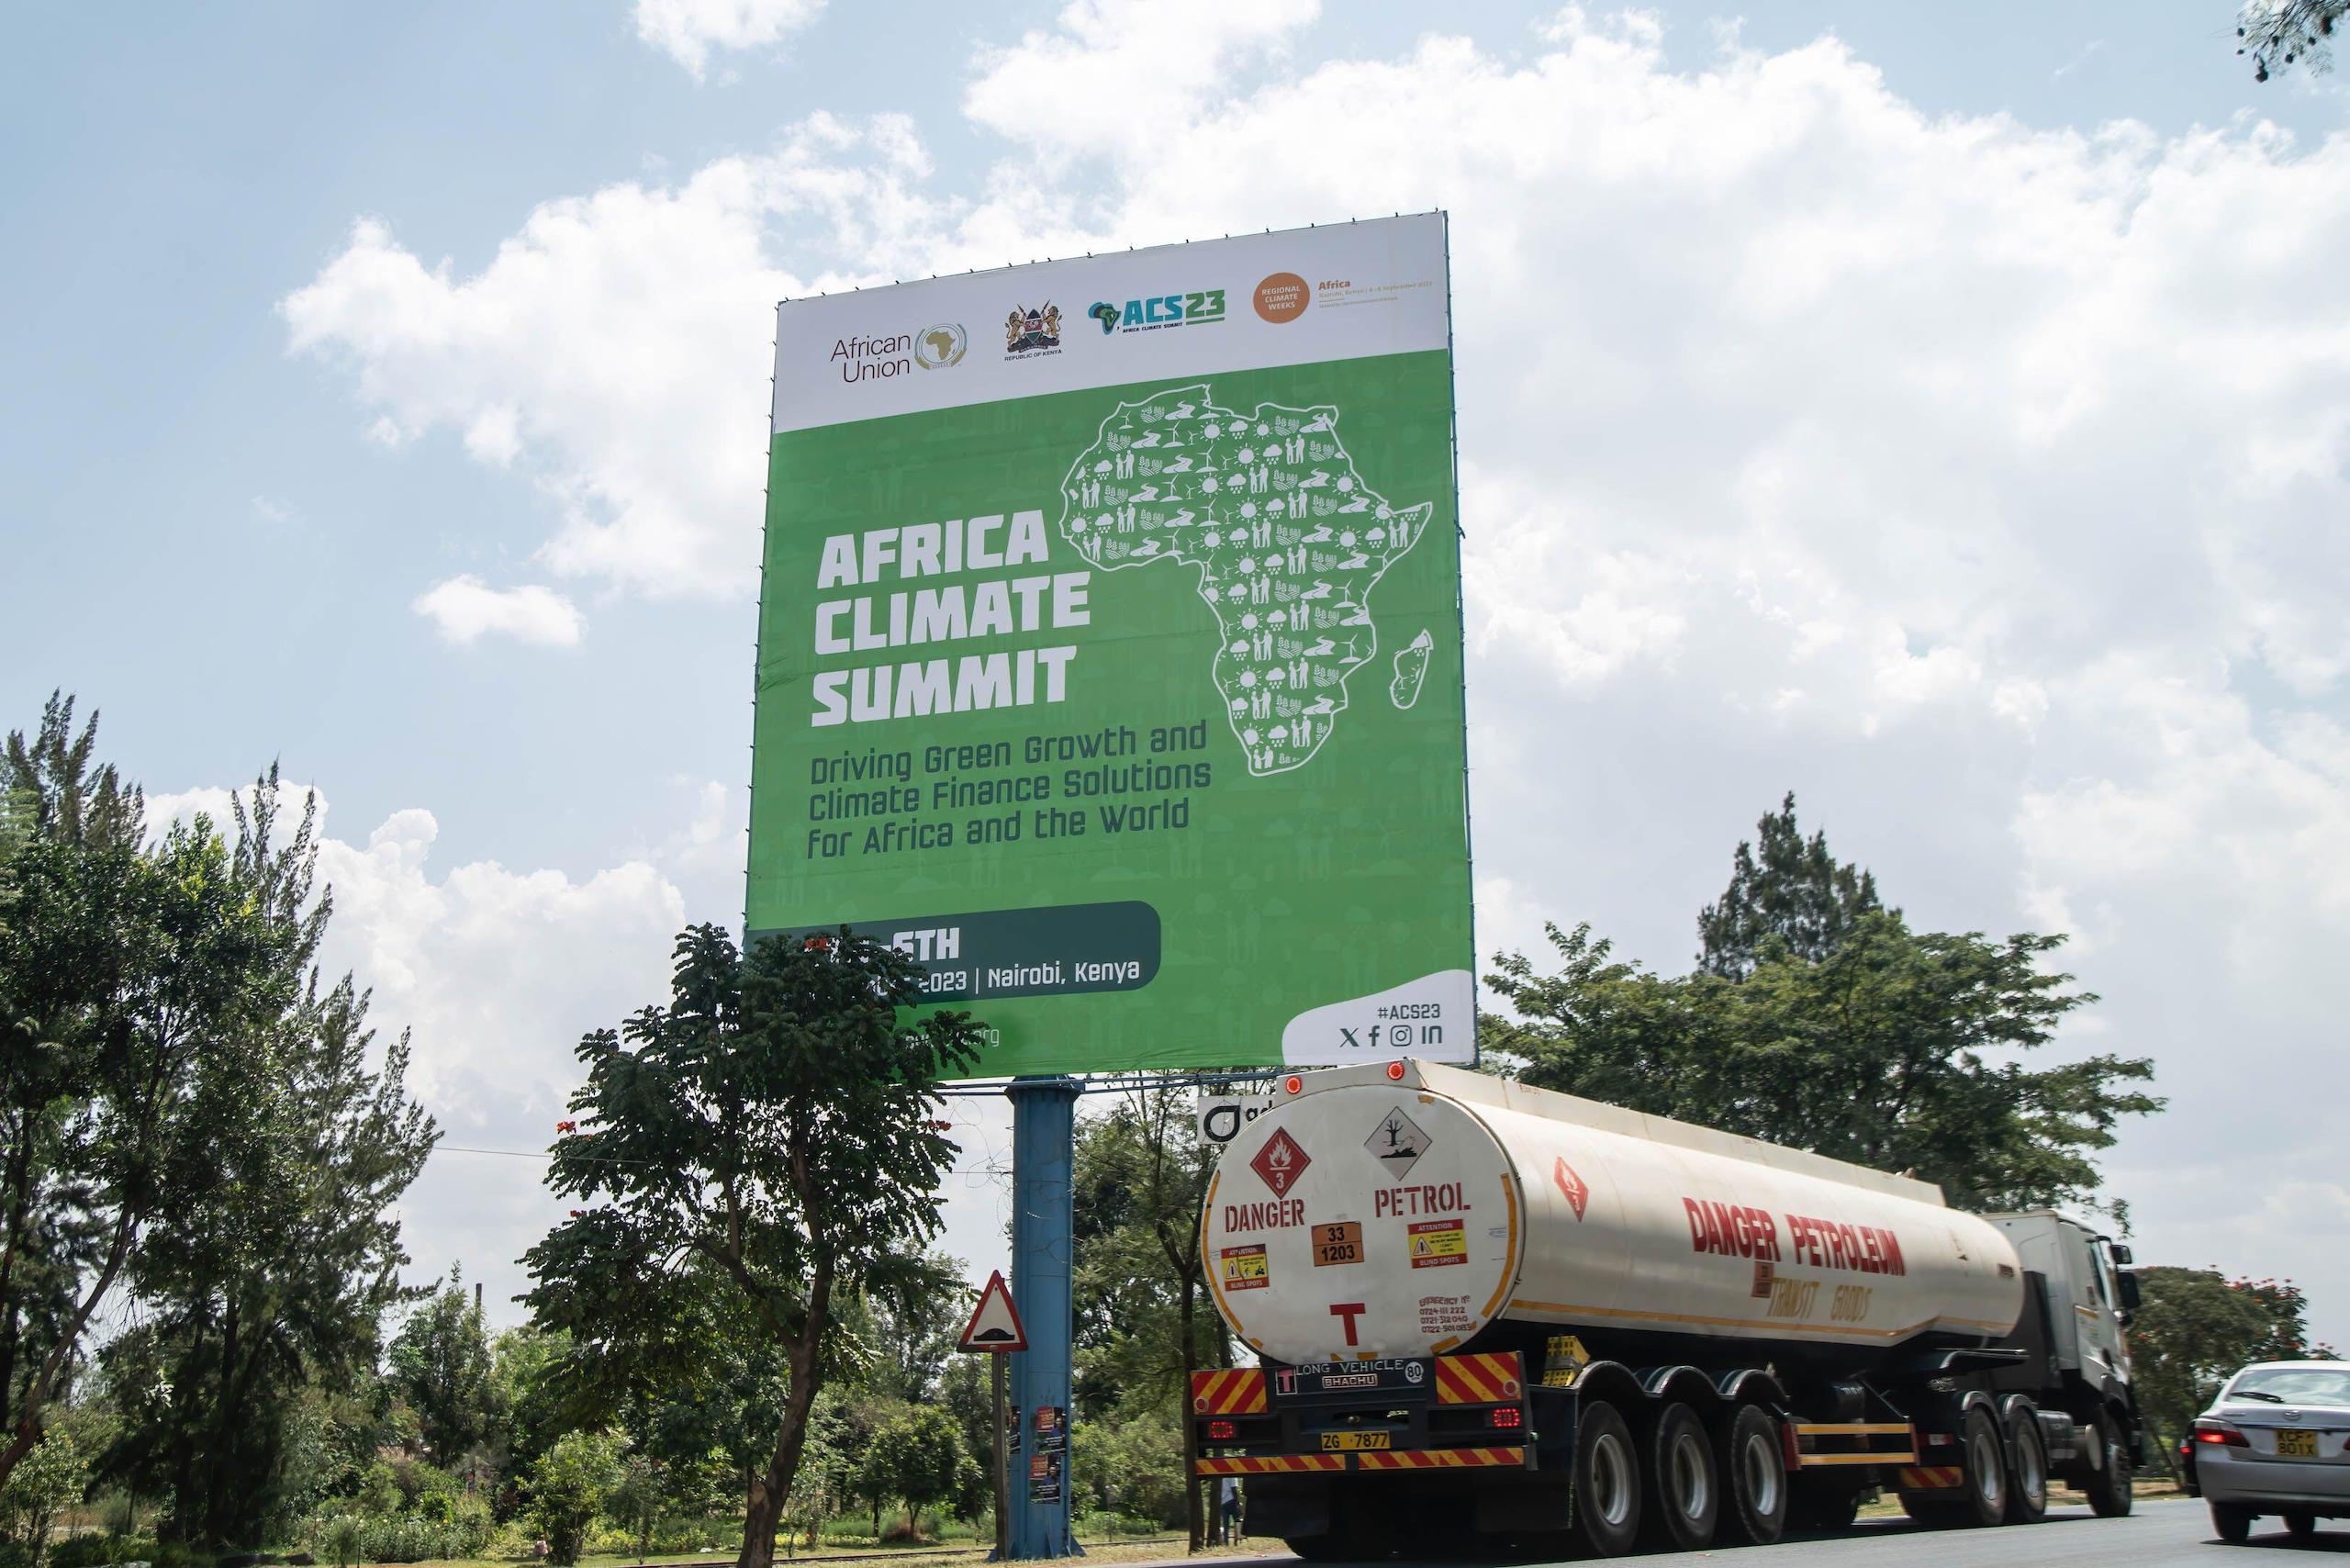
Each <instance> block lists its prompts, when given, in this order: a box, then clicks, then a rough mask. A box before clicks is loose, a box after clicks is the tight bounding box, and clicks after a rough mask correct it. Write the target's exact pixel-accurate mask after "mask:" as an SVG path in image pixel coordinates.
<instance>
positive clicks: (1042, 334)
mask: <svg viewBox="0 0 2350 1568" xmlns="http://www.w3.org/2000/svg"><path fill="white" fill-rule="evenodd" d="M1060 346H1061V308H1060V307H1059V306H1057V305H1054V304H1050V303H1047V304H1046V306H1045V308H1043V309H1042V310H1024V309H1022V308H1020V307H1019V306H1016V305H1015V306H1013V308H1012V314H1011V315H1010V316H1007V317H1005V318H1004V322H1003V352H1004V353H1008V354H1016V353H1035V352H1036V351H1037V350H1039V349H1057V348H1058V347H1060Z"/></svg>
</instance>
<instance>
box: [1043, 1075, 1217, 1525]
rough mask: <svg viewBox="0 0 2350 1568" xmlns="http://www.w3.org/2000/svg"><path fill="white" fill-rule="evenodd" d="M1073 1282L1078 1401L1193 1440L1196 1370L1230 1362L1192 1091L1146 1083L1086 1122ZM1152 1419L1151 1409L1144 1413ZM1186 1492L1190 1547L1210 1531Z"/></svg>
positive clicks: (1079, 1158)
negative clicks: (1204, 1231) (1213, 1292)
mask: <svg viewBox="0 0 2350 1568" xmlns="http://www.w3.org/2000/svg"><path fill="white" fill-rule="evenodd" d="M1072 1170H1073V1180H1074V1183H1075V1186H1076V1188H1077V1193H1078V1203H1077V1209H1078V1219H1077V1230H1076V1235H1075V1238H1074V1239H1075V1247H1076V1250H1075V1264H1076V1266H1075V1269H1074V1271H1073V1274H1074V1277H1073V1280H1072V1283H1073V1285H1074V1287H1075V1304H1074V1305H1075V1308H1076V1317H1077V1346H1078V1357H1077V1360H1078V1363H1079V1366H1078V1371H1079V1383H1080V1394H1079V1397H1080V1402H1081V1403H1083V1404H1084V1405H1086V1406H1088V1407H1089V1408H1090V1410H1091V1412H1092V1413H1093V1414H1096V1415H1106V1414H1107V1413H1108V1412H1109V1411H1110V1410H1111V1409H1113V1408H1115V1407H1119V1406H1129V1402H1130V1401H1132V1402H1134V1403H1133V1405H1132V1406H1130V1407H1128V1408H1126V1409H1125V1417H1126V1418H1128V1419H1134V1418H1137V1417H1140V1416H1141V1415H1142V1413H1143V1412H1156V1418H1158V1419H1159V1420H1161V1421H1163V1422H1164V1423H1166V1425H1167V1427H1168V1429H1169V1433H1170V1434H1171V1435H1174V1436H1175V1438H1176V1440H1177V1441H1178V1442H1179V1443H1181V1442H1187V1441H1188V1438H1187V1436H1185V1435H1186V1434H1188V1433H1189V1432H1190V1430H1191V1422H1190V1419H1189V1404H1190V1399H1191V1386H1192V1373H1193V1372H1197V1371H1198V1370H1200V1369H1201V1368H1202V1367H1203V1366H1229V1365H1231V1361H1232V1358H1231V1347H1230V1345H1229V1343H1228V1342H1227V1341H1226V1339H1225V1329H1224V1320H1223V1318H1222V1317H1221V1316H1218V1315H1217V1314H1216V1313H1215V1312H1214V1310H1213V1309H1209V1308H1207V1307H1206V1304H1205V1302H1204V1300H1203V1296H1204V1293H1205V1291H1206V1288H1207V1282H1206V1274H1205V1264H1204V1263H1203V1260H1202V1258H1201V1255H1200V1220H1201V1213H1202V1205H1203V1204H1204V1203H1205V1202H1206V1199H1207V1188H1208V1183H1209V1182H1210V1180H1211V1179H1212V1178H1213V1177H1214V1173H1215V1157H1214V1153H1213V1151H1212V1150H1210V1149H1209V1148H1205V1147H1203V1145H1202V1143H1201V1141H1200V1138H1199V1136H1198V1132H1197V1129H1196V1128H1195V1126H1193V1124H1192V1114H1191V1102H1190V1098H1189V1096H1187V1095H1184V1094H1181V1093H1179V1092H1176V1091H1174V1090H1171V1089H1147V1090H1137V1091H1136V1092H1135V1093H1134V1094H1133V1095H1132V1096H1130V1097H1129V1098H1127V1099H1126V1100H1125V1101H1123V1102H1121V1103H1117V1104H1115V1105H1113V1107H1112V1108H1111V1109H1110V1111H1109V1112H1108V1113H1107V1114H1104V1115H1102V1116H1100V1117H1098V1118H1095V1119H1092V1120H1091V1121H1089V1122H1087V1123H1085V1124H1084V1125H1083V1126H1080V1128H1079V1131H1078V1137H1077V1149H1076V1159H1075V1163H1074V1165H1073V1167H1072ZM1144 1418H1147V1417H1144ZM1200 1491H1201V1489H1200V1488H1199V1487H1198V1486H1197V1485H1192V1486H1190V1487H1188V1488H1186V1495H1187V1499H1188V1500H1187V1502H1186V1504H1185V1517H1186V1520H1187V1522H1188V1525H1189V1528H1190V1531H1191V1540H1192V1545H1193V1546H1194V1547H1197V1546H1199V1545H1201V1544H1203V1542H1204V1540H1205V1539H1206V1527H1207V1519H1206V1514H1205V1511H1204V1509H1203V1506H1202V1501H1201V1495H1200Z"/></svg>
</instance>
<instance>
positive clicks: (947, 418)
mask: <svg viewBox="0 0 2350 1568" xmlns="http://www.w3.org/2000/svg"><path fill="white" fill-rule="evenodd" d="M775 363H776V375H775V401H774V417H773V427H772V429H773V435H772V445H771V448H770V461H769V475H768V499H767V533H766V543H765V554H764V566H763V577H762V588H761V597H760V607H759V652H758V678H757V690H756V712H755V726H754V745H753V757H752V803H751V834H750V867H749V886H748V893H747V911H746V916H747V918H746V927H747V931H748V935H750V936H751V937H752V938H753V939H756V938H758V937H761V936H764V935H770V934H778V933H780V934H789V935H797V934H813V933H816V932H820V931H826V930H832V929H836V928H837V927H839V926H841V925H843V924H846V925H848V926H850V927H852V928H853V929H855V930H856V931H858V932H860V933H862V934H866V935H873V936H876V937H878V938H879V939H881V940H884V941H887V942H890V943H891V944H893V945H894V946H898V947H900V948H901V949H902V950H903V951H905V952H906V953H907V954H908V955H909V956H910V957H912V959H913V960H914V962H915V963H916V965H917V966H918V967H919V968H920V969H921V970H922V973H923V985H924V988H925V991H926V992H927V994H928V996H929V998H930V999H931V1000H932V1001H934V1002H936V1003H937V1004H939V1005H943V1006H951V1007H956V1008H959V1009H965V1010H968V1011H969V1012H971V1013H972V1014H975V1015H976V1016H977V1017H978V1018H979V1021H980V1022H981V1023H983V1024H984V1025H987V1026H988V1030H989V1040H990V1045H989V1048H988V1049H987V1051H986V1052H985V1053H984V1055H983V1057H982V1058H981V1060H980V1062H979V1066H978V1068H977V1069H976V1071H977V1072H978V1073H979V1075H982V1076H987V1077H996V1076H1008V1075H1013V1074H1021V1073H1048V1072H1102V1071H1114V1070H1131V1069H1136V1068H1165V1067H1209V1066H1254V1065H1296V1064H1320V1063H1331V1062H1348V1061H1360V1060H1370V1059H1378V1058H1388V1057H1396V1056H1419V1057H1424V1058H1434V1059H1438V1060H1455V1061H1458V1060H1466V1059H1469V1058H1471V1057H1472V1054H1473V1051H1474V1048H1475V1021H1474V981H1473V971H1472V947H1471V936H1470V924H1469V922H1470V878H1469V856H1468V812H1467V798H1466V785H1465V777H1464V744H1463V743H1464V735H1463V726H1462V701H1461V689H1462V674H1461V628H1460V532H1459V526H1458V520H1457V515H1456V513H1457V508H1456V504H1455V481H1454V455H1453V419H1452V364H1451V350H1450V303H1449V277H1448V269H1447V253H1446V230H1445V218H1444V217H1443V215H1442V214H1440V213H1437V214H1427V215H1422V216H1416V217H1410V218H1392V219H1381V220H1378V221H1374V222H1366V223H1348V224H1339V225H1334V226H1330V227H1327V228H1318V229H1308V230H1290V231H1286V232H1281V233H1268V234H1262V235H1248V236H1243V237H1240V238H1237V239H1230V240H1223V241H1212V242H1206V243H1202V244H1193V245H1173V246H1164V247H1159V248H1157V249H1151V250H1141V251H1130V252H1118V253H1115V254H1111V255H1103V256H1093V257H1086V258H1082V259H1079V260H1070V261H1063V262H1047V263H1037V264H1034V265H1029V266H1022V267H1013V268H1007V269H1004V270H1002V271H999V272H990V273H977V274H965V275H962V276H958V277H946V278H935V279H929V280H924V281H920V282H915V283H909V284H903V285H900V286H896V287H891V288H876V289H866V290H862V291H853V292H851V293H847V294H836V295H830V296H824V297H816V298H810V299H800V300H790V301H787V302H785V303H784V304H783V305H781V306H780V307H779V308H778V312H777V341H776V362H775Z"/></svg>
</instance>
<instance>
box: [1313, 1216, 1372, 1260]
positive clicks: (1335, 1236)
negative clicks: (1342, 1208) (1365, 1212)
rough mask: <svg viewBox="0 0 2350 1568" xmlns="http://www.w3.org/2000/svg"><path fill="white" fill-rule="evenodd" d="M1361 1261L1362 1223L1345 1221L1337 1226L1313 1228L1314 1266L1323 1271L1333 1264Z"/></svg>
mask: <svg viewBox="0 0 2350 1568" xmlns="http://www.w3.org/2000/svg"><path fill="white" fill-rule="evenodd" d="M1361 1261H1362V1222H1361V1221H1360V1220H1351V1219H1350V1220H1347V1221H1345V1222H1343V1223H1341V1224H1337V1225H1317V1226H1315V1227H1314V1266H1315V1268H1317V1269H1325V1268H1327V1267H1329V1266H1330V1265H1331V1264H1333V1263H1360V1262H1361Z"/></svg>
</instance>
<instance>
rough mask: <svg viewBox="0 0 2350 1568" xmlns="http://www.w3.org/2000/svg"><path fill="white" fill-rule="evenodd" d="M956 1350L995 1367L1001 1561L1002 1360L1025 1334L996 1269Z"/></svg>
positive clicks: (1022, 1345)
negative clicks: (989, 1358) (990, 1360)
mask: <svg viewBox="0 0 2350 1568" xmlns="http://www.w3.org/2000/svg"><path fill="white" fill-rule="evenodd" d="M955 1348H956V1349H957V1350H964V1351H968V1352H972V1353H975V1354H979V1355H986V1356H992V1357H993V1358H994V1365H993V1366H992V1367H990V1369H989V1372H988V1384H989V1389H990V1394H992V1396H993V1405H994V1409H995V1427H994V1446H993V1449H992V1450H991V1452H990V1462H989V1468H988V1481H989V1486H990V1490H991V1491H992V1492H993V1493H994V1494H995V1551H994V1553H993V1557H994V1560H996V1561H999V1562H1000V1561H1002V1558H1003V1555H1004V1549H1005V1545H1006V1540H1007V1538H1006V1535H1005V1521H1004V1512H1005V1503H1006V1498H1005V1491H1006V1485H1005V1482H1004V1473H1003V1447H1004V1443H1003V1359H1004V1357H1006V1356H1008V1355H1013V1354H1014V1353H1016V1352H1018V1351H1021V1350H1026V1349H1027V1348H1028V1332H1027V1330H1026V1329H1024V1328H1023V1327H1021V1326H1020V1313H1019V1310H1018V1309H1017V1308H1016V1307H1014V1306H1013V1304H1012V1292H1011V1291H1010V1290H1009V1289H1007V1288H1006V1287H1005V1285H1004V1282H1003V1271H1002V1270H1001V1269H998V1270H997V1271H995V1272H994V1273H992V1274H990V1275H989V1276H988V1282H987V1288H986V1289H984V1290H982V1291H980V1292H979V1305H976V1306H974V1307H972V1308H971V1320H970V1321H969V1322H968V1323H967V1324H965V1325H964V1326H963V1337H962V1338H960V1339H958V1340H957V1341H956V1343H955Z"/></svg>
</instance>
